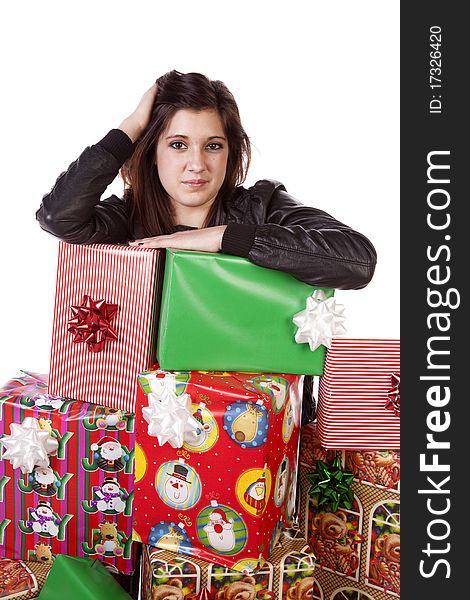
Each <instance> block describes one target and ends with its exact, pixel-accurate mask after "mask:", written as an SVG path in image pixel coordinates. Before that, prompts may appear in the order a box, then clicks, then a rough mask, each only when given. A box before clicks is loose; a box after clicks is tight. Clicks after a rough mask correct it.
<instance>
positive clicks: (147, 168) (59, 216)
mask: <svg viewBox="0 0 470 600" xmlns="http://www.w3.org/2000/svg"><path fill="white" fill-rule="evenodd" d="M249 164H250V143H249V139H248V136H247V134H246V133H245V131H244V129H243V127H242V125H241V122H240V116H239V112H238V108H237V105H236V102H235V100H234V98H233V96H232V94H231V93H230V92H229V90H228V89H227V88H226V86H225V85H224V84H223V83H222V82H220V81H210V80H209V79H207V78H206V77H205V76H204V75H201V74H199V73H188V74H181V73H179V72H177V71H171V72H169V73H167V74H165V75H163V76H162V77H160V78H159V79H158V80H157V82H156V84H154V85H153V86H152V87H151V88H150V89H149V90H147V92H146V93H145V94H144V95H143V97H142V99H141V101H140V103H139V105H138V106H137V108H136V109H135V111H134V112H133V113H132V114H131V115H130V116H129V117H127V118H126V119H125V120H124V121H123V122H122V123H121V125H120V126H119V128H118V129H113V130H111V131H110V132H109V133H108V134H107V135H106V136H105V137H104V138H103V139H102V140H101V141H100V142H98V143H97V144H95V145H94V146H91V147H88V148H86V149H85V150H84V151H83V153H82V154H81V155H80V157H79V159H78V160H76V161H75V162H73V163H72V164H71V165H70V167H69V168H68V170H67V171H66V172H65V173H63V174H62V175H61V176H60V177H59V178H58V180H57V182H56V183H55V185H54V187H53V188H52V190H51V191H50V192H49V193H48V194H46V195H45V196H44V197H43V200H42V204H41V206H40V208H39V210H38V212H37V214H36V218H37V219H38V221H39V223H40V225H41V227H42V228H43V229H45V230H46V231H48V232H50V233H52V234H53V235H56V236H57V237H59V238H61V239H63V240H65V241H67V242H71V243H78V244H89V243H130V245H141V246H145V247H152V248H179V249H186V250H199V251H207V252H219V251H221V252H223V253H226V254H234V255H237V256H242V257H245V258H248V259H249V260H251V261H252V262H253V263H255V264H257V265H260V266H263V267H268V268H272V269H278V270H281V271H286V272H288V273H290V274H292V275H293V276H295V277H297V278H298V279H300V280H301V281H304V282H306V283H309V284H312V285H321V286H328V287H333V288H338V289H359V288H362V287H364V286H365V285H367V283H368V282H369V281H370V280H371V278H372V275H373V273H374V269H375V263H376V254H375V250H374V248H373V246H372V244H371V243H370V241H369V240H368V239H367V238H366V237H365V236H363V235H362V234H360V233H358V232H356V231H354V230H353V229H351V228H350V227H348V226H347V225H344V224H342V223H340V222H339V221H336V220H335V219H334V218H333V217H331V216H330V215H328V214H327V213H325V212H323V211H321V210H319V209H316V208H311V207H308V206H303V205H302V204H300V203H299V202H298V201H297V200H295V199H294V198H292V197H291V196H289V195H288V194H287V192H286V190H285V188H284V186H283V185H282V184H280V183H278V182H275V181H271V180H261V181H258V182H257V183H256V184H255V185H254V186H253V187H251V188H249V189H246V188H244V187H242V186H241V184H242V183H243V181H244V180H245V177H246V173H247V170H248V167H249ZM119 170H121V174H122V176H123V179H124V183H125V192H124V196H123V198H118V197H117V196H111V197H109V198H106V199H104V200H101V196H102V195H103V193H104V191H105V190H106V188H107V186H108V185H109V184H110V183H111V182H112V181H113V180H114V179H115V177H116V176H117V174H118V173H119Z"/></svg>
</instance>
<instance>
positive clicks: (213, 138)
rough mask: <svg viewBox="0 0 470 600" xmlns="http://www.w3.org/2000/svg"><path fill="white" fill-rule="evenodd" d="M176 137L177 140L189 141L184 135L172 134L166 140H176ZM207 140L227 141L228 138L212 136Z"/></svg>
mask: <svg viewBox="0 0 470 600" xmlns="http://www.w3.org/2000/svg"><path fill="white" fill-rule="evenodd" d="M176 137H177V138H181V139H183V140H188V139H189V136H187V135H184V134H182V133H172V134H171V135H167V136H166V138H165V139H166V140H169V139H171V138H176ZM207 139H208V140H224V141H227V140H226V138H225V137H224V136H223V135H210V136H209V137H208V138H207Z"/></svg>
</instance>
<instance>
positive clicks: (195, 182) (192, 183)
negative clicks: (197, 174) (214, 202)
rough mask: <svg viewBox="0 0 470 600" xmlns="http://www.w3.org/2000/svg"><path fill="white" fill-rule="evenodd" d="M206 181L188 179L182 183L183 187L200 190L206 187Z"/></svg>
mask: <svg viewBox="0 0 470 600" xmlns="http://www.w3.org/2000/svg"><path fill="white" fill-rule="evenodd" d="M206 183H207V181H206V180H205V179H188V180H187V181H183V185H186V186H188V187H190V188H201V187H203V186H204V185H206Z"/></svg>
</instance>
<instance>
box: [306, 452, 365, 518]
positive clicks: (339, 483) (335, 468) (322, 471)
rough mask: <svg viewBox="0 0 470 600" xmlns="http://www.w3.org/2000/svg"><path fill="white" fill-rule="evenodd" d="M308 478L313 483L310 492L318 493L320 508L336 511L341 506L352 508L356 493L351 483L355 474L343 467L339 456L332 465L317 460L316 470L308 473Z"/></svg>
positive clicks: (311, 493) (312, 493)
mask: <svg viewBox="0 0 470 600" xmlns="http://www.w3.org/2000/svg"><path fill="white" fill-rule="evenodd" d="M307 479H308V480H309V482H310V483H311V484H312V485H311V488H310V489H309V492H308V493H309V494H310V496H313V495H317V506H318V508H321V509H323V510H326V511H328V512H336V511H337V510H338V508H339V507H340V506H341V507H343V508H348V509H350V508H352V506H353V502H354V494H353V491H352V490H351V483H352V482H353V479H354V474H353V473H351V471H344V470H343V469H342V466H341V459H340V458H339V457H338V456H337V457H335V458H334V460H333V462H332V464H331V466H330V465H327V464H326V463H324V462H323V461H322V460H319V461H317V470H316V472H315V473H308V475H307Z"/></svg>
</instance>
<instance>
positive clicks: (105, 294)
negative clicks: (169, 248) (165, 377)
mask: <svg viewBox="0 0 470 600" xmlns="http://www.w3.org/2000/svg"><path fill="white" fill-rule="evenodd" d="M159 263H160V261H159V252H158V251H156V250H151V249H147V248H134V247H129V246H118V245H106V244H93V245H89V246H80V245H74V244H66V243H64V242H61V243H60V245H59V260H58V268H57V286H56V296H55V306H54V323H53V335H52V348H51V361H50V374H49V393H50V394H53V395H57V396H62V397H66V398H73V399H75V400H81V401H82V402H95V403H97V404H104V405H107V406H109V407H112V408H117V409H121V410H126V411H131V412H132V411H134V407H135V398H136V390H137V375H138V374H139V373H141V372H142V371H145V370H146V369H148V368H149V366H150V365H151V364H153V363H154V362H155V348H156V322H155V321H156V318H157V315H156V304H157V295H158V291H157V280H158V279H159V276H158V265H159ZM85 295H87V296H90V297H91V299H92V300H93V301H94V302H97V301H99V300H105V301H106V303H109V304H115V305H117V306H118V310H117V313H116V315H115V316H114V317H113V318H112V320H111V325H112V327H113V329H114V330H115V332H116V333H117V339H116V340H113V339H110V340H106V342H105V343H104V345H103V349H102V350H101V351H100V352H91V351H90V350H89V348H88V345H87V344H86V343H84V342H80V343H75V342H74V341H73V339H74V335H73V333H71V332H69V326H70V325H69V321H70V319H71V318H72V317H73V315H72V311H71V307H72V306H80V305H82V302H83V297H84V296H85Z"/></svg>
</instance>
